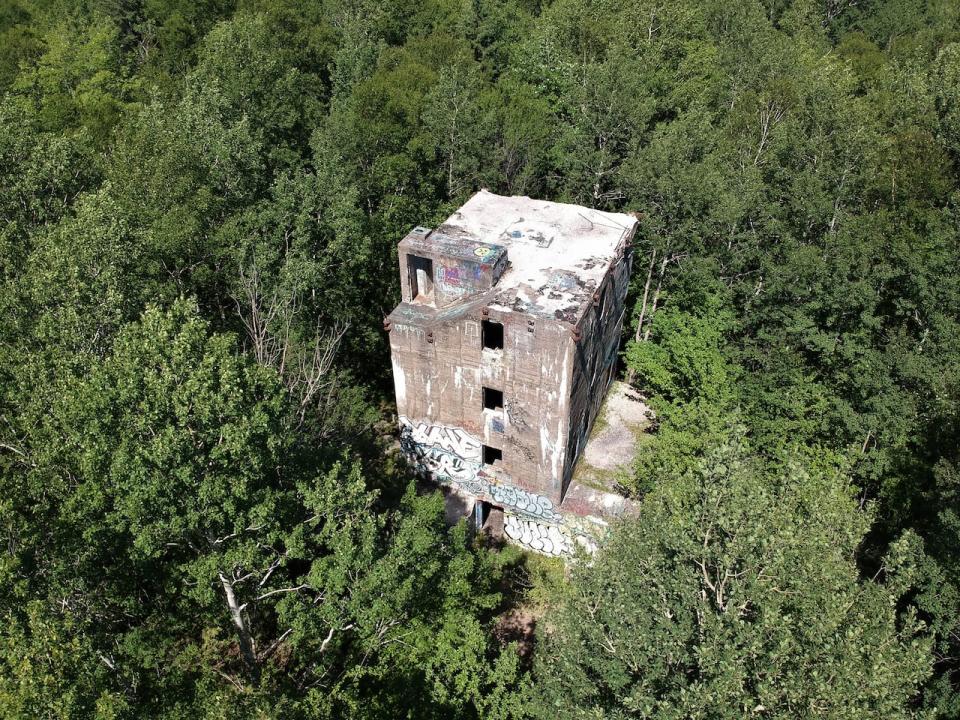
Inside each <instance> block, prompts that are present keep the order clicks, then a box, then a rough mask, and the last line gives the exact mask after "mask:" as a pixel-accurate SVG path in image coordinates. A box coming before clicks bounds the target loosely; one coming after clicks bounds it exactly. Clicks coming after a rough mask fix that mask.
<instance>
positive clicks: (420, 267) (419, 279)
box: [407, 255, 433, 301]
mask: <svg viewBox="0 0 960 720" xmlns="http://www.w3.org/2000/svg"><path fill="white" fill-rule="evenodd" d="M407 271H408V272H409V275H410V300H411V301H412V300H416V299H417V298H420V299H421V300H433V260H430V259H429V258H422V257H417V256H416V255H407Z"/></svg>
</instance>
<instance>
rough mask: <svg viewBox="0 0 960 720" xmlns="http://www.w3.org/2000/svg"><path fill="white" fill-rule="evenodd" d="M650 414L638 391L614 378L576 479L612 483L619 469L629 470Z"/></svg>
mask: <svg viewBox="0 0 960 720" xmlns="http://www.w3.org/2000/svg"><path fill="white" fill-rule="evenodd" d="M650 418H651V412H650V409H649V408H648V407H647V405H646V404H644V402H643V400H642V399H641V398H640V396H639V394H638V393H637V392H636V391H635V390H634V389H633V388H631V387H630V386H629V385H628V384H627V383H624V382H614V383H613V384H612V385H611V387H610V392H609V393H608V395H607V399H606V401H605V402H604V405H603V407H602V408H601V410H600V416H599V417H598V418H597V420H596V423H595V425H594V430H593V432H592V433H591V435H590V439H589V440H588V441H587V445H586V447H585V448H584V451H583V456H582V457H581V458H580V463H579V465H578V467H577V471H576V474H575V475H574V482H580V483H583V484H587V485H594V486H597V485H599V486H602V487H610V486H611V485H612V483H613V482H614V481H615V480H616V476H617V474H618V473H622V472H628V471H629V470H630V468H631V466H632V465H633V460H634V458H635V457H636V454H637V443H638V441H639V439H640V437H641V435H642V433H643V431H644V430H645V429H646V428H647V427H648V426H649V425H650V422H651V420H650Z"/></svg>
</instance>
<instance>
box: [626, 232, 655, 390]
mask: <svg viewBox="0 0 960 720" xmlns="http://www.w3.org/2000/svg"><path fill="white" fill-rule="evenodd" d="M656 260H657V249H656V248H653V251H652V252H651V253H650V265H649V266H648V267H647V282H646V283H644V285H643V302H642V303H641V304H640V317H639V318H638V319H637V331H636V332H635V333H634V334H633V339H634V342H640V333H641V331H642V330H643V319H644V317H645V316H646V314H647V297H648V296H649V295H650V281H651V280H653V265H654V263H655V262H656ZM635 375H636V371H635V370H634V369H633V368H630V369H629V370H627V382H628V383H632V382H633V378H634V376H635Z"/></svg>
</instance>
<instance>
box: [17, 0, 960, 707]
mask: <svg viewBox="0 0 960 720" xmlns="http://www.w3.org/2000/svg"><path fill="white" fill-rule="evenodd" d="M958 181H960V4H958V3H956V2H955V1H954V0H737V1H736V2H728V1H726V0H707V1H705V2H702V1H700V0H670V1H662V0H630V1H627V0H543V1H540V0H456V1H454V0H412V1H404V2H394V1H389V2H380V1H373V0H195V1H191V2H188V1H187V0H5V2H3V3H0V533H2V540H3V544H2V548H3V549H2V551H0V715H2V716H3V717H9V718H86V717H89V718H116V719H122V718H144V717H156V718H199V717H202V718H211V719H212V718H247V717H249V718H273V717H276V718H326V717H329V718H340V717H351V718H387V717H389V718H393V717H408V718H481V717H482V718H556V717H561V718H568V717H569V718H610V719H611V720H612V719H614V718H617V719H619V718H663V719H666V718H685V717H698V718H741V717H748V716H749V717H754V716H755V717H758V718H798V717H823V718H866V717H875V718H900V717H903V718H908V717H918V718H919V717H922V718H960V660H958V658H960V207H958V204H960V182H958ZM479 188H489V189H490V190H491V191H493V192H497V193H501V194H506V195H529V196H531V197H536V198H542V199H548V200H556V201H563V202H573V203H578V204H581V205H585V206H589V207H594V208H598V209H601V210H610V211H621V212H632V213H635V216H636V217H637V218H638V221H639V228H638V231H637V234H636V237H635V241H634V247H633V249H632V252H633V257H634V276H633V279H632V284H631V292H630V295H629V298H628V323H627V325H628V326H629V327H627V328H626V329H625V333H624V338H623V345H622V350H623V352H622V363H621V367H620V370H621V374H622V377H623V378H624V379H625V380H627V381H628V382H630V383H632V384H633V385H634V387H635V388H636V389H637V390H638V391H639V392H642V393H643V395H644V396H645V398H646V401H647V402H648V404H649V405H650V407H651V408H652V409H653V410H654V412H655V413H656V423H655V425H654V427H653V428H651V430H650V432H648V433H647V434H646V435H645V436H644V437H643V438H642V439H641V440H640V441H639V443H638V445H639V446H638V460H637V462H636V466H635V467H634V468H633V469H632V472H631V473H629V474H628V476H627V477H624V478H623V479H622V483H621V484H622V491H623V492H624V493H625V494H627V495H629V496H630V497H631V499H632V500H633V502H634V503H635V505H636V507H637V513H636V517H634V518H632V519H627V520H624V521H623V522H622V523H620V524H619V525H618V526H616V527H615V528H614V529H613V531H612V533H611V536H610V539H609V542H607V543H606V544H605V545H604V547H603V548H602V549H601V551H600V552H599V553H598V555H597V556H596V557H595V558H593V559H592V560H587V559H586V558H581V559H580V561H578V562H576V563H574V564H573V565H572V566H571V567H570V568H567V569H564V568H562V567H557V566H552V565H550V564H549V563H546V562H545V561H542V560H537V559H536V558H528V557H524V556H523V555H522V554H521V553H519V551H516V550H512V549H510V548H507V549H503V550H499V551H498V550H496V549H490V548H488V547H485V546H484V545H483V544H482V543H478V542H476V541H475V540H474V539H473V538H472V537H471V535H470V533H469V532H468V530H467V528H466V527H464V526H463V525H462V524H461V525H458V526H455V527H452V528H451V527H448V525H447V524H446V522H445V520H444V511H443V501H442V498H441V497H440V496H439V494H437V493H435V492H430V491H429V490H428V489H426V488H423V487H418V486H417V484H416V483H415V479H414V476H413V474H412V473H411V472H410V471H409V470H408V469H407V468H406V467H405V466H404V464H403V463H402V462H400V461H399V460H398V457H397V455H396V453H395V452H394V451H393V449H392V447H393V443H394V434H395V408H393V407H392V383H391V376H390V362H389V347H388V344H387V340H386V338H385V336H384V333H383V331H382V320H383V317H384V316H385V315H386V314H387V313H388V312H389V311H390V309H391V308H392V307H393V306H394V304H395V303H396V301H397V300H398V298H399V278H398V277H397V272H396V266H397V256H396V243H397V242H398V241H399V240H400V239H401V238H402V237H403V236H404V235H405V234H406V233H407V232H408V231H409V229H410V228H411V227H413V226H414V225H427V226H435V225H436V224H437V223H438V222H439V221H441V220H442V218H444V217H446V216H447V215H448V214H449V213H450V212H451V211H452V210H453V209H455V208H456V207H457V206H459V205H460V204H461V203H462V202H463V201H464V200H466V199H467V198H468V197H469V196H470V195H471V194H472V193H473V192H475V191H476V190H477V189H479ZM518 615H522V616H525V617H531V618H532V620H531V622H532V623H533V624H535V626H536V629H535V631H533V632H532V635H531V634H530V633H527V635H525V636H523V637H520V638H518V637H517V636H516V635H515V634H511V632H509V631H508V630H509V628H508V627H507V625H508V624H507V623H505V622H504V618H506V617H517V616H518Z"/></svg>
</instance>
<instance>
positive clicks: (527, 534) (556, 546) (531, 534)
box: [503, 513, 597, 558]
mask: <svg viewBox="0 0 960 720" xmlns="http://www.w3.org/2000/svg"><path fill="white" fill-rule="evenodd" d="M503 532H504V534H506V536H507V537H508V538H509V539H510V540H511V541H512V542H514V543H516V544H517V545H520V546H521V547H524V548H526V549H527V550H532V551H533V552H537V553H541V554H542V555H552V556H554V557H568V558H569V557H571V556H573V555H574V554H575V553H576V548H577V547H580V548H582V549H583V550H585V551H586V552H587V553H588V554H591V555H592V554H593V553H595V552H596V550H597V539H596V538H595V537H592V536H591V535H589V534H586V533H582V532H578V531H577V530H575V529H571V528H567V527H563V526H560V525H555V524H553V523H544V522H537V521H536V520H531V519H529V518H524V517H520V516H518V515H513V514H511V513H505V514H504V517H503Z"/></svg>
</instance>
